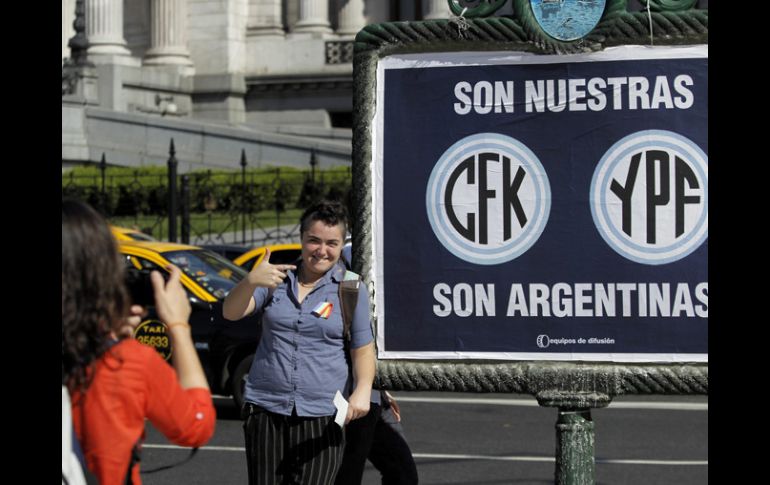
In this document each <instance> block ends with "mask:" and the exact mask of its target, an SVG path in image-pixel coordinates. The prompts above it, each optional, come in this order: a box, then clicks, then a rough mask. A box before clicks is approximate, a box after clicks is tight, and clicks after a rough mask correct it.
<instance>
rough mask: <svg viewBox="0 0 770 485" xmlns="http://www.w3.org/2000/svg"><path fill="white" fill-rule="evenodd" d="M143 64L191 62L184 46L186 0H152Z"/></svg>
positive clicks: (185, 41)
mask: <svg viewBox="0 0 770 485" xmlns="http://www.w3.org/2000/svg"><path fill="white" fill-rule="evenodd" d="M143 63H144V64H145V65H176V66H192V61H191V60H190V52H189V51H188V50H187V0H152V6H151V10H150V48H149V49H148V50H147V53H145V55H144V60H143Z"/></svg>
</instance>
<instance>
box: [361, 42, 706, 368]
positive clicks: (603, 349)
mask: <svg viewBox="0 0 770 485" xmlns="http://www.w3.org/2000/svg"><path fill="white" fill-rule="evenodd" d="M707 93H708V46H706V45H699V46H686V47H641V46H622V47H615V48H608V49H606V50H604V51H602V52H596V53H587V54H575V55H549V56H539V55H534V54H527V53H512V52H445V53H421V54H402V55H391V56H386V57H383V58H382V59H380V60H379V62H378V64H377V93H376V112H375V119H374V123H373V125H372V126H373V135H372V143H373V146H372V153H373V157H372V165H371V171H372V181H373V193H372V206H373V211H374V213H373V218H372V221H373V222H372V234H373V235H374V244H373V248H372V251H373V259H372V261H373V262H374V274H373V282H374V288H375V302H376V310H375V311H376V316H377V327H378V336H377V338H378V348H379V358H381V359H388V358H394V359H494V360H577V361H616V362H707V361H708V350H707V348H708V95H707Z"/></svg>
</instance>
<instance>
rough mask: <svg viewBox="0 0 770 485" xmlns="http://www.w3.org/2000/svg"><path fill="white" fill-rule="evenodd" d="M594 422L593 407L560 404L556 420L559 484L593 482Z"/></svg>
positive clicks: (576, 484)
mask: <svg viewBox="0 0 770 485" xmlns="http://www.w3.org/2000/svg"><path fill="white" fill-rule="evenodd" d="M595 482H596V468H595V464H594V422H593V420H592V419H591V410H590V409H569V408H563V407H560V408H559V419H558V420H557V421H556V471H555V483H556V484H557V485H593V484H594V483H595Z"/></svg>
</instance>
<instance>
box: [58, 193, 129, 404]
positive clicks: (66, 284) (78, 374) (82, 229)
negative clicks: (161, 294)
mask: <svg viewBox="0 0 770 485" xmlns="http://www.w3.org/2000/svg"><path fill="white" fill-rule="evenodd" d="M128 307H129V299H128V293H127V291H126V288H125V282H124V268H123V264H122V263H121V261H120V256H119V253H118V251H117V247H116V244H115V240H114V238H113V237H112V234H111V232H110V229H109V227H108V226H107V223H106V221H105V220H104V219H103V218H102V216H100V215H99V214H98V213H97V212H96V211H95V210H94V209H92V208H91V207H90V206H88V205H87V204H84V203H82V202H79V201H75V200H66V199H65V200H62V204H61V322H62V323H61V374H62V376H61V377H62V385H66V386H67V387H68V389H69V390H70V392H72V391H74V390H84V389H86V388H87V387H88V384H89V381H90V378H89V368H90V367H91V365H92V364H93V363H94V361H95V360H96V359H98V358H99V357H100V356H101V355H102V354H103V353H104V352H105V350H106V349H107V348H108V347H109V339H110V331H111V330H113V329H114V328H116V327H117V325H118V324H119V323H120V322H121V321H122V320H123V318H125V317H126V316H127V313H128Z"/></svg>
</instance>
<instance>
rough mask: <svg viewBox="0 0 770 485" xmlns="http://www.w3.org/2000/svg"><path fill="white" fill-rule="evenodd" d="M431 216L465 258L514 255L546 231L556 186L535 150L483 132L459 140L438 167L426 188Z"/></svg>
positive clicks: (498, 259)
mask: <svg viewBox="0 0 770 485" xmlns="http://www.w3.org/2000/svg"><path fill="white" fill-rule="evenodd" d="M425 205H426V208H427V211H428V220H429V221H430V225H431V227H432V228H433V232H434V233H435V234H436V237H437V238H438V240H439V241H441V244H443V245H444V247H445V248H446V249H447V250H449V251H450V252H451V253H452V254H454V255H455V256H457V257H458V258H460V259H463V260H465V261H469V262H471V263H475V264H483V265H493V264H500V263H505V262H507V261H511V260H512V259H515V258H517V257H519V256H520V255H522V254H523V253H524V252H526V251H527V250H528V249H529V248H530V247H531V246H532V245H533V244H534V243H535V242H536V241H537V240H538V238H539V237H540V234H541V233H542V232H543V229H544V228H545V225H546V223H547V222H548V215H549V213H550V210H551V188H550V185H549V183H548V177H547V176H546V174H545V170H544V169H543V166H542V165H541V163H540V161H539V160H538V159H537V157H536V156H535V154H534V153H532V151H531V150H530V149H529V148H527V147H526V146H525V145H524V144H522V143H521V142H519V141H518V140H515V139H513V138H510V137H507V136H504V135H500V134H497V133H480V134H476V135H471V136H468V137H466V138H463V139H462V140H460V141H458V142H457V143H455V144H454V145H452V146H451V147H449V149H447V150H446V151H445V152H444V154H443V155H441V158H439V161H438V162H437V163H436V165H435V167H433V171H432V172H431V174H430V178H429V180H428V187H427V191H426V194H425Z"/></svg>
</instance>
